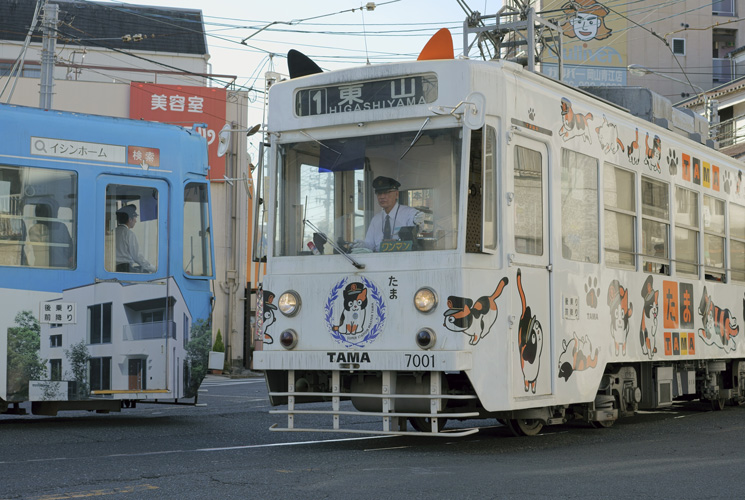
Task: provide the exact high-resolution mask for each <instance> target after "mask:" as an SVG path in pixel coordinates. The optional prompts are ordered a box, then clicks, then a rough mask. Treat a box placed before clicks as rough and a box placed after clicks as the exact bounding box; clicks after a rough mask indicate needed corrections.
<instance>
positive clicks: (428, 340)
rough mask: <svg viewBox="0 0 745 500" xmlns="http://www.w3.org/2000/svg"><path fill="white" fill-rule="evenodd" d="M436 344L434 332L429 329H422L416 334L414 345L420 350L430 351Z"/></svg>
mask: <svg viewBox="0 0 745 500" xmlns="http://www.w3.org/2000/svg"><path fill="white" fill-rule="evenodd" d="M436 343H437V336H436V335H435V332H433V331H432V330H430V329H429V328H422V329H421V330H419V331H418V332H416V345H418V346H419V347H420V348H422V349H425V350H426V349H432V348H433V347H434V346H435V344H436Z"/></svg>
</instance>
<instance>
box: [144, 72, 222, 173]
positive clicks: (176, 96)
mask: <svg viewBox="0 0 745 500" xmlns="http://www.w3.org/2000/svg"><path fill="white" fill-rule="evenodd" d="M226 94H227V92H226V91H225V89H221V88H214V87H192V86H187V85H161V84H158V83H137V82H132V84H131V85H130V87H129V117H130V118H132V119H135V120H138V119H142V120H148V121H153V122H161V123H172V124H174V125H181V126H182V127H187V128H191V127H192V125H193V124H195V123H206V124H207V129H206V130H205V129H204V128H201V127H200V128H198V129H197V130H199V133H200V134H202V136H203V137H205V138H206V139H207V149H208V161H209V164H210V172H209V178H210V179H211V180H222V179H223V177H224V176H225V158H224V157H223V158H220V157H218V156H217V146H218V144H219V140H218V137H217V134H219V133H220V130H221V129H222V127H223V126H224V125H225V106H226ZM147 146H150V145H143V147H141V148H140V149H143V150H144V149H148V147H147ZM153 146H155V145H153ZM159 160H160V163H162V162H163V161H164V160H166V158H159ZM151 166H154V165H151Z"/></svg>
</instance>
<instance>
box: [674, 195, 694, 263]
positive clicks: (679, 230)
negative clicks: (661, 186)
mask: <svg viewBox="0 0 745 500" xmlns="http://www.w3.org/2000/svg"><path fill="white" fill-rule="evenodd" d="M698 238H699V225H698V193H697V192H695V191H691V190H689V189H684V188H681V187H679V188H677V190H676V191H675V270H676V272H677V273H678V274H683V275H687V276H691V277H698Z"/></svg>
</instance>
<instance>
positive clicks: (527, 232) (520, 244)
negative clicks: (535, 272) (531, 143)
mask: <svg viewBox="0 0 745 500" xmlns="http://www.w3.org/2000/svg"><path fill="white" fill-rule="evenodd" d="M514 180H515V251H516V252H518V253H524V254H529V255H543V173H542V159H541V154H540V153H539V152H538V151H534V150H532V149H527V148H524V147H521V146H516V147H515V173H514Z"/></svg>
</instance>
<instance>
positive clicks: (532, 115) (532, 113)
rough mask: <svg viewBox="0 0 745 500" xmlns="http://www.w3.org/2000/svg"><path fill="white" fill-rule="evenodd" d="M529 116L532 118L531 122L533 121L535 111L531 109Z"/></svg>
mask: <svg viewBox="0 0 745 500" xmlns="http://www.w3.org/2000/svg"><path fill="white" fill-rule="evenodd" d="M528 116H529V117H530V120H531V121H533V120H534V119H535V109H533V108H530V109H529V110H528Z"/></svg>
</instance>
